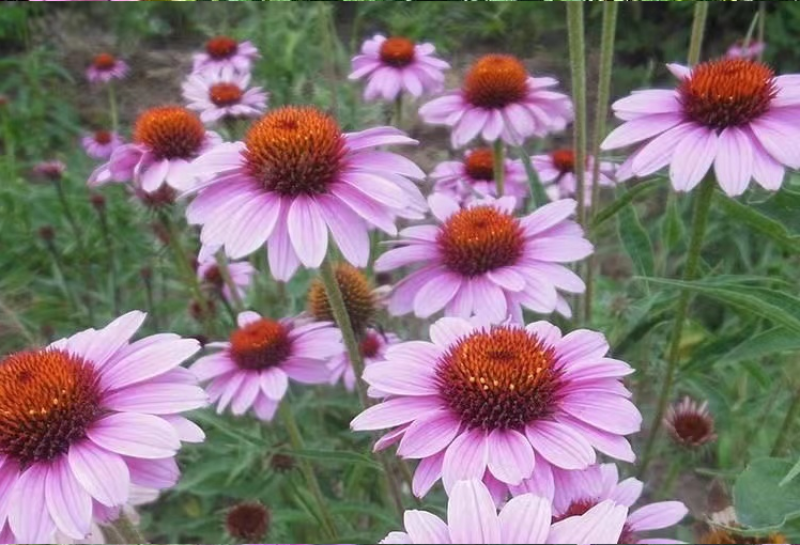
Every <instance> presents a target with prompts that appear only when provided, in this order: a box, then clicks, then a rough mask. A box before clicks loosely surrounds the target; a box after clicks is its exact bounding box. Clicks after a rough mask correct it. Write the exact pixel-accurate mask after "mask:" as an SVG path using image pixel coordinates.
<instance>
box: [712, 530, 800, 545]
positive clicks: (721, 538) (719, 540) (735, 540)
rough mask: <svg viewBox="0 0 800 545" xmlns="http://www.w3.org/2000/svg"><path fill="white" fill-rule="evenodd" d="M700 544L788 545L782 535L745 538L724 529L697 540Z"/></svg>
mask: <svg viewBox="0 0 800 545" xmlns="http://www.w3.org/2000/svg"><path fill="white" fill-rule="evenodd" d="M697 542H698V543H709V544H711V543H715V544H717V545H737V544H739V543H741V544H742V545H758V544H763V543H786V537H784V536H783V535H781V534H769V535H766V536H745V535H742V534H737V533H735V532H732V531H729V530H724V529H722V528H715V529H712V530H710V531H708V532H706V533H705V534H703V535H702V536H700V539H699V540H697Z"/></svg>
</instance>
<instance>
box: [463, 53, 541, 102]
mask: <svg viewBox="0 0 800 545" xmlns="http://www.w3.org/2000/svg"><path fill="white" fill-rule="evenodd" d="M527 81H528V71H527V70H525V66H524V65H523V64H522V63H521V62H520V61H519V59H517V58H516V57H513V56H511V55H485V56H483V57H481V58H480V59H478V61H477V62H476V63H475V64H473V65H472V68H470V70H469V72H467V76H466V77H465V78H464V88H463V90H464V96H465V97H466V99H467V101H468V102H469V103H470V104H473V105H475V106H480V107H482V108H503V107H505V106H508V105H509V104H512V103H514V102H519V101H520V100H522V99H523V98H524V97H525V93H526V91H527Z"/></svg>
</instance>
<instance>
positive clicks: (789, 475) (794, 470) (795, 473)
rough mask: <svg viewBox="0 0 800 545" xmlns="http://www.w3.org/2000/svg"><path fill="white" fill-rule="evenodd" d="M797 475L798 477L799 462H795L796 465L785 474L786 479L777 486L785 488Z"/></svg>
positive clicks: (799, 472) (799, 471)
mask: <svg viewBox="0 0 800 545" xmlns="http://www.w3.org/2000/svg"><path fill="white" fill-rule="evenodd" d="M798 475H800V460H797V463H796V464H795V465H794V467H792V469H790V470H789V473H787V474H786V477H784V478H783V480H782V481H781V482H780V483H778V486H786V485H787V484H789V483H790V482H792V481H793V480H794V479H795V478H796V477H797V476H798Z"/></svg>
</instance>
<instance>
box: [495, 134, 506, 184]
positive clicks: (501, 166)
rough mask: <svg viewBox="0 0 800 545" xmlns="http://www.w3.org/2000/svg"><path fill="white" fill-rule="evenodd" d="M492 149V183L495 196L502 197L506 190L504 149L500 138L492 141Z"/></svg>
mask: <svg viewBox="0 0 800 545" xmlns="http://www.w3.org/2000/svg"><path fill="white" fill-rule="evenodd" d="M493 146H494V149H493V150H492V166H493V167H494V185H495V188H496V190H497V196H498V197H502V196H503V195H505V191H506V149H505V146H504V145H503V141H502V140H501V139H499V138H498V139H497V140H495V141H494V144H493Z"/></svg>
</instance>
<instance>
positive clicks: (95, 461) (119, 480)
mask: <svg viewBox="0 0 800 545" xmlns="http://www.w3.org/2000/svg"><path fill="white" fill-rule="evenodd" d="M69 467H70V469H71V470H72V473H73V474H74V475H75V478H76V479H77V480H78V482H79V483H80V484H81V486H82V487H83V488H84V490H86V491H87V492H88V493H89V494H91V496H92V497H93V498H94V499H96V500H97V501H98V502H100V503H102V504H103V505H105V506H107V507H116V506H119V505H123V504H124V503H125V502H126V501H128V494H129V486H130V475H129V472H128V466H127V465H125V461H124V460H123V459H122V457H121V456H119V455H117V454H114V453H113V452H109V451H107V450H105V449H102V448H100V447H99V446H98V445H95V444H94V443H93V442H91V441H82V442H80V443H75V444H73V445H72V446H71V447H70V449H69Z"/></svg>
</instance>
